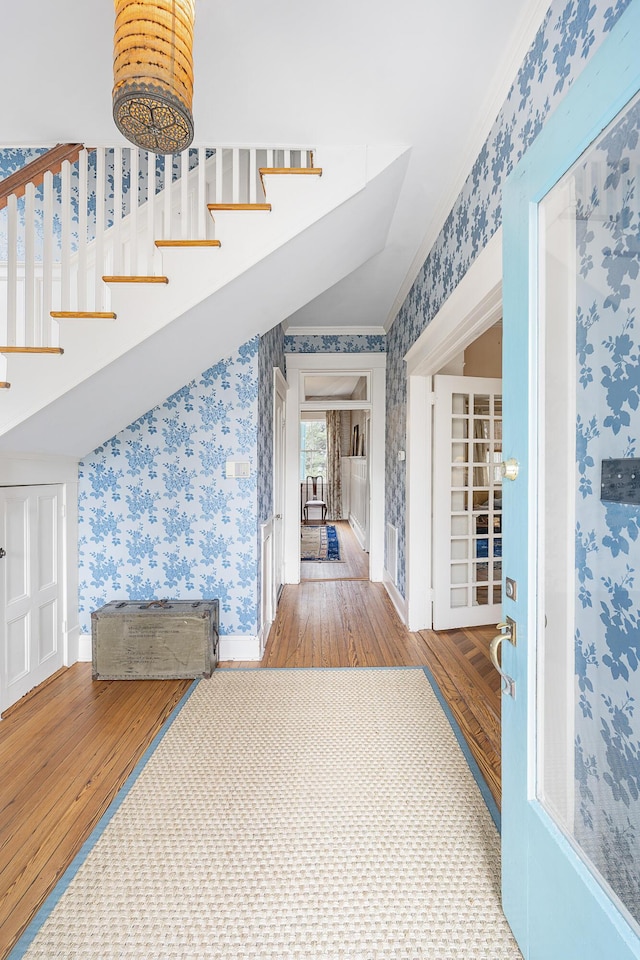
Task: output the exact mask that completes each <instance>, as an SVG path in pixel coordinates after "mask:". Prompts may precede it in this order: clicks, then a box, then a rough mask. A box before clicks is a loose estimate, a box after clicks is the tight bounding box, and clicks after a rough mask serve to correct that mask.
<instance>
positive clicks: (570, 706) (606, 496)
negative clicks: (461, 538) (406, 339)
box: [537, 101, 640, 932]
mask: <svg viewBox="0 0 640 960" xmlns="http://www.w3.org/2000/svg"><path fill="white" fill-rule="evenodd" d="M639 173H640V103H639V102H638V101H636V102H635V103H633V104H632V105H631V106H630V107H628V108H627V109H626V110H625V112H624V114H623V115H622V116H620V117H619V118H618V119H617V120H616V121H615V122H614V123H613V124H612V125H611V126H610V127H609V128H608V129H607V130H606V131H605V132H604V134H603V135H602V136H601V137H600V138H599V139H598V140H597V141H596V142H595V143H594V144H592V146H591V147H590V148H589V149H588V150H587V151H586V152H585V153H584V154H583V155H582V157H581V158H580V160H579V161H578V162H577V163H576V164H575V165H574V166H573V167H572V168H571V169H570V170H569V172H568V173H567V174H566V175H565V176H564V177H563V179H562V180H560V181H559V182H558V183H557V184H556V186H555V187H554V188H553V189H552V190H551V191H550V192H549V194H548V195H547V196H546V197H545V199H544V200H543V201H542V203H541V204H540V208H539V227H540V260H539V262H540V284H539V286H540V290H539V292H540V300H539V302H540V326H541V345H540V346H541V355H542V356H543V357H544V370H545V375H544V390H543V393H542V395H541V398H540V408H541V409H540V415H541V422H542V424H543V428H544V429H543V454H544V456H543V458H542V463H543V464H544V470H543V472H542V473H541V476H540V485H541V489H542V490H543V491H544V502H543V504H542V505H541V512H540V516H541V517H542V523H541V524H540V525H539V529H540V557H541V569H540V591H539V593H540V616H539V620H540V623H541V624H546V626H545V627H541V628H540V629H541V634H540V636H539V645H538V649H539V668H538V669H539V676H540V678H541V680H540V687H539V698H538V710H539V714H538V721H537V723H538V743H539V750H538V758H537V795H538V797H539V799H540V800H541V801H542V803H543V804H544V806H545V807H546V809H547V811H548V812H549V813H550V814H551V816H552V817H553V818H554V820H555V821H556V823H557V825H558V826H559V827H560V828H561V830H563V831H564V833H565V834H566V836H567V837H568V838H569V839H570V841H571V843H572V844H573V845H574V846H575V847H576V849H577V850H578V851H579V852H580V854H581V855H582V857H583V858H584V860H585V862H586V863H587V865H588V866H590V868H591V870H592V871H593V873H594V875H595V876H596V878H597V879H598V880H599V881H600V882H601V883H602V884H603V885H605V887H606V888H607V889H608V891H610V892H611V895H612V896H613V897H614V898H615V899H616V900H617V901H618V902H619V904H620V906H621V909H622V910H623V911H624V912H625V914H626V915H627V918H628V919H629V920H630V922H631V923H633V924H634V925H635V926H636V928H637V929H638V931H639V932H640V707H639V705H640V666H639V663H640V538H639V535H640V459H638V458H639V457H640V372H639V371H640V245H639V243H638V237H639V236H640V193H639V188H640V180H639V176H638V175H639ZM612 460H614V461H615V462H616V463H617V464H619V466H618V467H617V468H616V470H615V471H614V480H613V482H612V483H608V482H606V472H605V468H606V466H607V464H610V463H611V461H612ZM625 477H628V481H629V482H628V483H627V484H625V483H624V478H625Z"/></svg>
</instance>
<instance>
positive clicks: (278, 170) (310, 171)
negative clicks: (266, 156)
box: [259, 167, 322, 177]
mask: <svg viewBox="0 0 640 960" xmlns="http://www.w3.org/2000/svg"><path fill="white" fill-rule="evenodd" d="M259 172H260V176H261V177H263V176H264V175H265V174H303V175H307V176H315V177H321V176H322V167H260V168H259Z"/></svg>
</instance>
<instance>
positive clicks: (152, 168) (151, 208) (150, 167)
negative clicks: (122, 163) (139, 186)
mask: <svg viewBox="0 0 640 960" xmlns="http://www.w3.org/2000/svg"><path fill="white" fill-rule="evenodd" d="M156 239H157V238H156V155H155V153H147V242H146V250H145V255H146V256H145V271H146V272H147V273H149V274H152V273H153V272H154V271H153V256H154V253H155V249H156V248H155V246H154V244H155V242H156Z"/></svg>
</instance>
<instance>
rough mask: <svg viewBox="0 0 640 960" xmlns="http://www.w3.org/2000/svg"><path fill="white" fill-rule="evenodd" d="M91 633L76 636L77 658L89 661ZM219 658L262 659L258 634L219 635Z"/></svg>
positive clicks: (90, 656) (90, 658)
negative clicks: (244, 635)
mask: <svg viewBox="0 0 640 960" xmlns="http://www.w3.org/2000/svg"><path fill="white" fill-rule="evenodd" d="M92 659H93V658H92V651H91V635H90V634H88V633H81V634H80V636H79V638H78V660H79V661H81V662H82V663H91V660H92ZM218 659H219V660H256V661H260V660H261V659H262V653H261V650H260V637H259V636H246V637H243V636H232V635H229V636H225V635H223V636H221V637H220V639H219V647H218Z"/></svg>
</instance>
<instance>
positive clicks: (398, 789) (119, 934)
mask: <svg viewBox="0 0 640 960" xmlns="http://www.w3.org/2000/svg"><path fill="white" fill-rule="evenodd" d="M116 807H117V809H116V811H115V813H113V815H112V816H111V819H110V820H109V821H108V823H107V825H106V826H104V824H102V825H100V827H99V828H97V832H98V834H99V837H98V839H97V840H94V841H92V843H91V844H90V845H88V848H89V846H90V849H89V852H88V853H86V851H84V852H83V854H82V855H81V859H82V858H83V857H84V862H82V863H81V865H80V866H79V867H78V866H77V864H75V865H74V866H73V867H72V868H71V873H72V874H73V873H74V872H75V875H74V876H73V878H72V879H71V880H70V881H68V880H63V882H62V889H63V890H64V892H62V895H59V894H58V899H57V903H55V905H53V906H52V904H51V903H49V904H47V905H45V908H44V909H43V914H47V913H48V914H49V916H48V918H47V919H45V920H44V922H42V917H40V918H37V919H36V921H35V923H34V924H33V926H32V928H31V929H30V930H28V931H27V934H26V935H25V937H23V939H22V941H20V943H19V944H18V947H17V948H16V950H15V951H14V953H13V954H11V956H12V957H14V956H21V957H22V956H25V957H28V958H42V960H44V958H46V960H52V958H65V960H71V958H73V960H84V958H87V960H89V958H91V960H95V958H100V960H103V958H104V960H106V958H114V960H115V958H127V960H129V958H131V960H176V958H185V960H186V958H189V960H196V958H221V960H245V958H252V960H253V958H260V960H262V958H271V960H293V958H295V960H302V958H305V960H334V958H335V960H338V958H341V960H342V958H348V960H418V958H420V960H422V958H433V960H449V958H462V960H475V958H482V960H502V958H514V960H515V958H519V957H520V953H519V951H518V948H517V947H516V945H515V942H514V940H513V938H512V936H511V933H510V931H509V928H508V926H507V923H506V921H505V919H504V917H503V915H502V912H501V909H500V899H499V873H500V870H499V853H500V851H499V838H498V833H497V830H496V828H495V826H494V823H493V821H492V819H491V817H490V815H489V812H488V810H487V807H486V805H485V803H484V801H483V799H482V796H481V794H480V792H479V790H478V787H477V785H476V782H475V780H474V778H473V776H472V774H471V773H470V770H469V767H468V765H467V763H466V761H465V759H464V756H463V754H462V752H461V750H460V748H459V746H458V743H457V741H456V739H455V736H454V734H453V732H452V730H451V727H450V725H449V723H448V721H447V719H446V717H445V715H444V713H443V711H442V708H441V707H440V705H439V703H438V701H437V699H436V697H435V695H434V693H433V691H432V689H431V686H430V683H429V680H428V679H427V677H426V675H425V673H424V672H423V671H422V670H420V669H395V670H394V669H344V670H322V669H310V670H303V669H299V670H248V671H243V670H221V671H218V672H217V673H215V674H214V676H213V677H212V678H211V679H210V680H202V681H200V682H199V683H198V684H197V686H196V687H195V690H194V692H193V693H192V694H191V696H189V697H188V699H187V700H186V702H185V703H184V705H183V706H182V709H181V710H180V711H179V712H178V714H177V715H176V717H175V719H174V721H173V723H172V724H171V725H170V727H169V729H168V730H167V732H166V734H165V735H164V737H163V738H162V740H161V741H160V743H159V745H157V746H156V748H155V749H154V751H153V752H152V753H151V754H150V756H149V757H148V759H147V760H146V762H145V763H144V766H143V767H142V769H141V771H137V775H134V780H133V785H132V786H130V787H129V788H128V789H127V792H126V796H125V798H124V800H122V801H121V802H120V803H119V804H118V803H116ZM36 930H37V932H35V936H34V931H36Z"/></svg>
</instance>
